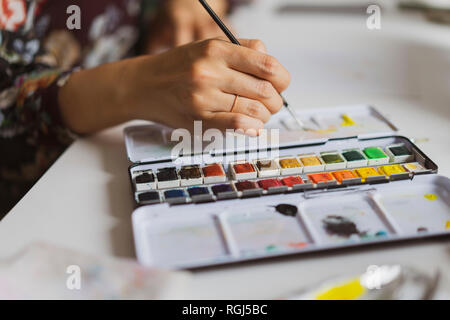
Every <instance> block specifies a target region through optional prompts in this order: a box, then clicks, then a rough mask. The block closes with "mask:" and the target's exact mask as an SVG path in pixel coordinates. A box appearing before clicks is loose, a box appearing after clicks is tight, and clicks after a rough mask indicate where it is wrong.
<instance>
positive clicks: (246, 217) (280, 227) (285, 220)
mask: <svg viewBox="0 0 450 320" xmlns="http://www.w3.org/2000/svg"><path fill="white" fill-rule="evenodd" d="M289 213H292V212H291V211H290V212H289ZM224 221H225V223H226V225H227V227H228V230H230V234H231V238H232V239H233V241H234V243H235V246H236V248H237V250H238V252H239V255H240V256H242V257H249V256H252V255H259V254H264V255H270V254H277V253H281V252H285V251H293V250H301V249H303V248H306V247H307V246H308V244H309V243H310V241H309V239H308V237H307V236H306V234H305V232H304V231H303V229H302V227H301V225H300V223H299V220H298V219H297V217H296V216H295V215H294V216H292V215H289V214H283V213H280V212H278V211H277V210H276V205H274V206H265V207H263V206H261V207H258V208H256V209H255V208H252V209H248V211H247V212H242V213H232V214H227V215H226V216H225V218H224Z"/></svg>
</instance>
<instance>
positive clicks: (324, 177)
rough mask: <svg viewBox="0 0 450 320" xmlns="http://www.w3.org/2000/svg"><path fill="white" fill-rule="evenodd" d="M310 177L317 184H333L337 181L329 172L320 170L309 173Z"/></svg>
mask: <svg viewBox="0 0 450 320" xmlns="http://www.w3.org/2000/svg"><path fill="white" fill-rule="evenodd" d="M307 176H308V179H309V180H310V181H311V182H312V183H315V184H323V183H326V184H331V183H336V180H335V179H334V177H333V176H332V175H331V173H329V172H319V173H311V174H308V175H307Z"/></svg>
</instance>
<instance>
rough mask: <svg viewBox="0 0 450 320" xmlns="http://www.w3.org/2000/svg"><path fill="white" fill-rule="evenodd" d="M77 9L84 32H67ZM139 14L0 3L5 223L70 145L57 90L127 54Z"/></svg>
mask: <svg viewBox="0 0 450 320" xmlns="http://www.w3.org/2000/svg"><path fill="white" fill-rule="evenodd" d="M74 3H76V4H77V5H78V6H79V7H80V8H81V10H82V13H83V20H82V22H83V25H82V28H81V30H68V28H67V26H66V21H67V17H68V16H69V15H68V14H67V12H66V10H67V8H68V7H69V6H70V5H72V4H74ZM139 10H140V0H113V1H111V0H96V1H91V0H78V1H73V0H0V195H1V197H0V198H1V199H0V219H1V218H2V213H5V212H7V211H8V210H9V209H10V208H11V207H12V205H13V204H14V203H15V202H16V201H17V200H18V199H20V197H21V196H23V195H24V193H25V192H26V191H27V190H28V189H29V188H30V187H31V186H32V185H33V184H34V182H35V181H36V180H37V179H38V178H39V177H40V176H41V175H42V174H43V173H44V172H45V171H46V170H47V169H48V167H49V166H50V165H51V164H52V163H53V162H54V161H55V160H56V159H57V157H58V156H59V155H60V154H61V153H62V152H63V151H64V150H65V148H66V147H67V146H68V145H69V144H70V143H71V142H72V138H73V135H72V134H71V133H70V132H69V130H67V129H66V128H65V127H64V125H63V123H62V121H61V117H60V114H59V111H58V110H59V108H58V103H57V93H58V88H59V85H60V84H61V83H63V82H64V80H65V79H66V77H67V76H68V75H69V74H70V73H71V72H73V71H74V70H75V69H76V68H78V67H79V66H81V67H86V68H90V67H94V66H96V65H99V64H102V63H106V62H112V61H116V60H119V59H122V58H124V57H126V56H127V55H128V54H130V52H131V50H132V48H133V46H134V43H135V41H136V38H137V36H138V31H137V28H136V26H137V22H138V17H139Z"/></svg>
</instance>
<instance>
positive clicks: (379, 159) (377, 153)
mask: <svg viewBox="0 0 450 320" xmlns="http://www.w3.org/2000/svg"><path fill="white" fill-rule="evenodd" d="M363 152H364V154H365V155H366V157H367V159H368V160H369V161H368V165H369V166H373V165H379V164H388V163H389V157H388V156H387V154H386V153H384V151H383V149H381V148H380V147H368V148H365V149H364V150H363Z"/></svg>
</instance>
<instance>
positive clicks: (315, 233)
mask: <svg viewBox="0 0 450 320" xmlns="http://www.w3.org/2000/svg"><path fill="white" fill-rule="evenodd" d="M133 229H134V234H135V243H136V251H137V256H138V259H139V261H140V262H141V263H143V264H145V265H149V266H159V267H168V268H197V267H204V266H211V265H217V264H226V263H235V262H242V261H247V260H254V259H263V258H271V257H277V256H283V255H294V254H304V253H307V252H314V251H324V250H331V249H337V248H349V247H358V246H364V245H369V244H376V243H387V242H393V241H400V240H410V239H418V238H423V237H431V236H448V235H450V179H448V178H446V177H443V176H438V175H434V174H432V175H421V176H416V177H414V179H413V180H412V181H410V180H404V181H397V182H395V183H389V184H381V185H366V186H358V187H354V188H351V187H349V188H346V189H336V190H327V191H324V190H312V191H305V192H301V193H292V194H282V195H271V196H267V197H265V198H264V201H261V198H251V199H245V200H241V199H235V200H229V201H225V202H215V203H207V204H198V205H194V206H179V207H177V209H176V210H174V208H173V207H170V206H168V205H166V204H161V205H157V206H143V207H140V208H138V209H137V210H136V211H135V212H134V213H133Z"/></svg>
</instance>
